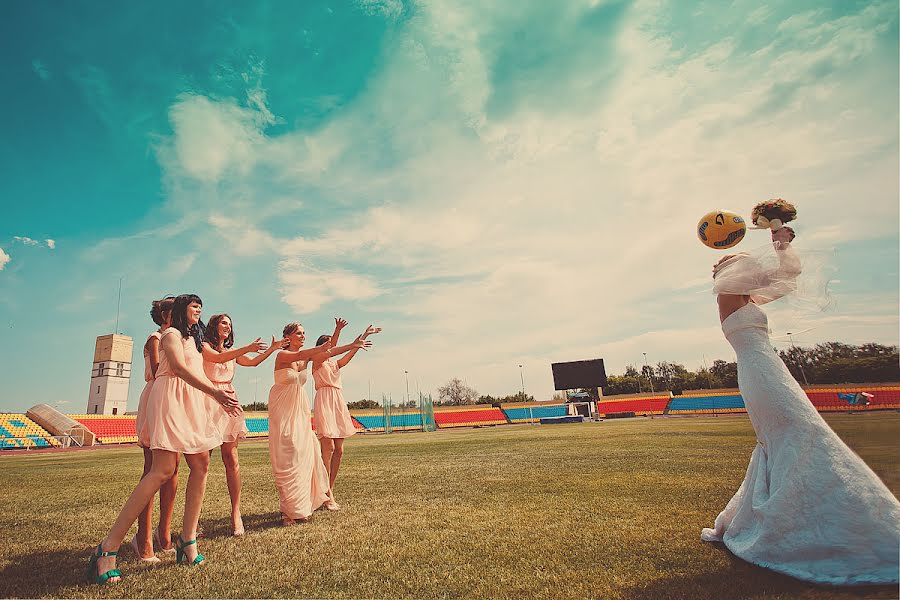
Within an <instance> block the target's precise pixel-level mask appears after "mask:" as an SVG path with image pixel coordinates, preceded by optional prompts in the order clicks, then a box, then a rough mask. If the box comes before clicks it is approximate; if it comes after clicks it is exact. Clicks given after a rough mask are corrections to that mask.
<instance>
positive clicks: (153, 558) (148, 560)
mask: <svg viewBox="0 0 900 600" xmlns="http://www.w3.org/2000/svg"><path fill="white" fill-rule="evenodd" d="M129 545H130V546H131V549H132V550H134V554H135V556H137V557H138V558H139V559H140V560H141V562H143V563H149V564H156V563H159V562H162V561H161V560H159V558H157V557H156V556H149V557H147V558H144V557H143V556H141V551H140V549H139V548H138V545H137V537H132V538H131V544H129Z"/></svg>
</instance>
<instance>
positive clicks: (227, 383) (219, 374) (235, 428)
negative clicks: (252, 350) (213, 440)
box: [203, 360, 250, 443]
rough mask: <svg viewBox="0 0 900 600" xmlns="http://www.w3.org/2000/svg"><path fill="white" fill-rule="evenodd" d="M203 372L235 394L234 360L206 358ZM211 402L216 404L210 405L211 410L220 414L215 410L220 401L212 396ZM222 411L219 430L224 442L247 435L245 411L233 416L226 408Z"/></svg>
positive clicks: (222, 387)
mask: <svg viewBox="0 0 900 600" xmlns="http://www.w3.org/2000/svg"><path fill="white" fill-rule="evenodd" d="M203 372H204V373H206V376H207V377H208V378H209V380H210V382H212V384H213V385H214V386H215V387H217V388H218V389H220V390H225V391H226V392H231V393H232V394H234V386H233V385H231V382H232V381H234V360H229V361H228V362H225V363H214V362H210V361H208V360H204V361H203ZM207 398H209V396H207ZM210 402H212V404H213V405H215V406H212V407H210V410H213V414H216V415H218V413H216V412H215V410H214V409H215V407H216V406H218V403H217V402H216V401H215V400H213V399H212V398H210ZM220 412H221V415H218V426H219V431H221V432H222V443H232V442H236V441H238V440H240V439H243V438H245V437H247V434H248V433H249V432H250V430H249V429H247V422H246V421H245V420H244V414H243V413H241V415H240V416H238V417H232V416H231V415H229V414H228V413H227V412H225V411H224V410H223V411H220Z"/></svg>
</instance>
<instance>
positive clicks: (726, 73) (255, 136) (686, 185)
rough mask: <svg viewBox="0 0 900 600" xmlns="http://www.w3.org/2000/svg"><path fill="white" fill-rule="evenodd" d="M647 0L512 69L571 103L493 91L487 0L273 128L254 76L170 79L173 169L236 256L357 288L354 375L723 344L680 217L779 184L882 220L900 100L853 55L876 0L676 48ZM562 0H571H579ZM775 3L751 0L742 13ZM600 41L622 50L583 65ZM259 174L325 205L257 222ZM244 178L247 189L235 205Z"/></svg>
mask: <svg viewBox="0 0 900 600" xmlns="http://www.w3.org/2000/svg"><path fill="white" fill-rule="evenodd" d="M658 4H659V3H658V2H650V3H637V4H636V5H635V6H634V7H633V8H632V9H630V11H629V12H628V13H627V16H626V19H625V21H623V23H622V24H621V25H620V27H619V29H618V30H617V31H616V32H614V34H613V35H611V36H610V38H611V44H610V45H611V47H610V49H608V51H609V55H603V56H599V55H598V56H594V55H593V54H591V55H589V56H586V57H581V58H582V59H583V60H580V59H578V57H574V58H573V60H572V61H571V64H570V63H564V64H562V65H561V68H560V69H549V70H547V71H546V72H545V71H541V72H537V73H530V72H524V73H522V74H521V75H520V77H523V78H533V79H534V80H535V81H533V82H531V83H529V84H528V89H527V91H528V92H529V93H531V94H535V93H536V92H534V91H533V90H540V89H541V87H542V86H543V87H545V88H546V89H547V94H551V95H552V93H556V92H554V90H556V91H558V89H566V90H569V89H572V90H574V91H573V94H574V93H575V92H576V91H577V93H578V94H577V95H579V96H580V97H581V100H580V101H575V100H576V99H573V100H572V101H569V100H570V99H569V98H566V97H559V98H557V96H553V97H554V98H557V100H558V101H556V100H555V101H554V102H547V101H546V98H543V97H539V98H538V100H539V101H533V102H530V101H529V98H528V97H524V98H522V97H519V98H517V99H516V101H515V102H509V103H508V105H506V106H499V107H498V106H496V104H497V103H499V102H500V100H498V96H500V95H499V94H498V89H497V86H498V85H499V84H498V83H497V81H496V72H495V71H494V69H495V68H496V65H497V62H498V60H499V58H500V54H502V52H501V51H507V50H508V49H504V48H502V44H503V43H504V42H503V40H502V39H499V33H502V31H501V30H503V28H507V29H506V30H505V33H506V34H507V35H510V31H509V29H508V28H509V27H510V26H511V23H512V25H517V22H510V21H504V19H511V18H512V17H509V16H508V15H507V14H506V13H505V11H504V10H502V8H496V9H490V10H482V11H474V10H469V9H467V8H466V6H465V5H464V4H460V3H458V2H444V3H441V2H432V3H429V4H427V5H422V6H420V7H419V8H418V9H417V11H416V12H415V14H413V15H412V16H411V17H410V19H409V20H408V21H407V22H404V23H403V24H402V26H401V27H400V28H398V31H397V34H396V38H395V39H392V42H391V45H390V46H389V48H388V49H387V51H386V52H387V54H386V56H387V64H385V65H383V67H382V68H381V69H380V70H379V71H378V73H377V75H376V76H375V77H373V80H372V81H371V83H370V86H369V88H368V89H367V90H366V91H365V92H364V93H363V94H361V96H360V98H358V99H357V100H356V101H355V102H354V104H352V105H351V106H349V107H347V108H346V109H344V110H342V111H341V112H340V113H338V115H337V117H336V118H334V119H333V120H331V121H329V122H328V123H326V124H324V125H322V127H320V128H319V129H318V130H317V131H316V132H314V133H309V132H305V131H295V132H292V133H287V134H282V135H280V136H278V137H270V136H268V135H267V134H266V127H267V125H268V124H270V123H272V121H273V120H274V119H276V117H275V116H274V115H272V113H271V112H270V111H269V109H268V108H267V99H266V95H265V91H264V90H263V88H262V87H261V86H260V85H259V84H258V83H257V84H254V86H253V87H251V90H250V92H248V98H247V102H246V106H242V105H239V104H238V102H237V101H232V100H215V99H212V98H209V97H205V96H199V95H191V96H183V97H181V98H180V99H179V100H178V102H177V103H176V104H175V105H174V106H173V108H172V110H171V112H170V114H171V118H172V124H173V127H174V130H175V135H174V138H173V140H172V142H171V145H168V146H166V148H164V149H163V152H162V153H161V156H162V158H163V159H164V165H165V166H167V167H168V168H167V175H169V176H170V177H174V178H176V179H178V178H181V179H178V184H183V185H184V186H185V188H189V189H190V190H191V192H193V189H192V188H190V185H189V184H190V182H194V181H199V182H201V183H204V184H216V186H217V187H216V188H215V191H214V192H212V193H211V195H210V196H209V197H203V196H202V195H200V196H198V195H196V194H192V193H185V198H186V199H188V200H189V201H190V202H197V203H199V204H202V205H204V210H206V211H210V209H209V206H213V205H214V206H215V209H213V210H211V211H210V212H209V214H210V216H208V217H204V219H205V220H206V222H207V223H208V224H209V225H210V226H211V227H210V228H209V229H208V230H205V231H204V235H211V236H213V237H214V239H215V241H216V243H217V244H218V245H219V246H221V245H222V242H223V241H227V248H226V250H227V251H228V252H230V253H231V254H233V255H234V256H235V257H238V258H251V257H257V256H267V255H271V256H273V258H274V259H275V260H277V261H278V271H277V277H278V282H279V286H280V287H279V291H280V294H281V299H282V300H283V301H284V302H285V303H286V304H287V305H288V306H290V307H291V308H292V309H293V310H296V311H298V312H300V313H304V314H305V313H314V312H316V311H319V310H324V309H330V308H331V306H332V305H341V306H347V305H355V306H356V307H357V308H358V309H359V310H360V311H364V312H365V314H367V315H377V316H378V318H379V320H380V321H381V322H382V324H384V325H386V326H387V327H388V329H387V330H386V334H387V332H388V330H390V331H392V332H393V337H392V338H387V337H386V338H385V340H386V341H384V342H382V341H381V340H377V343H378V344H379V347H380V349H381V352H373V353H369V354H368V355H367V358H366V359H365V361H362V362H361V364H362V365H365V366H363V367H359V369H360V371H359V381H363V380H365V379H366V378H369V377H371V378H374V377H376V376H379V373H388V372H398V370H397V361H398V360H401V358H399V357H404V358H402V360H404V361H407V364H409V365H410V367H411V368H412V369H414V370H415V371H416V373H418V374H419V375H421V377H422V380H423V383H424V382H425V381H426V380H427V381H428V385H431V386H437V385H439V384H441V383H443V382H444V381H445V380H446V379H447V378H449V377H451V376H461V377H466V378H468V379H469V380H470V381H472V382H473V383H476V384H477V385H478V386H479V388H480V389H481V390H482V391H483V392H485V393H509V392H510V390H514V389H515V386H514V385H512V384H511V381H512V382H513V383H515V382H516V381H517V379H518V372H517V369H516V368H514V365H516V364H525V365H526V377H528V378H529V380H530V381H529V391H530V392H535V393H537V395H538V397H540V398H545V397H547V396H549V393H550V391H551V390H550V379H549V368H548V367H547V362H549V361H551V360H565V359H567V358H573V359H575V358H588V357H592V356H604V357H605V358H607V365H608V368H609V370H610V371H611V372H618V371H620V370H621V369H622V368H624V365H625V364H629V363H635V362H638V361H639V360H640V359H641V357H642V354H641V353H642V352H644V351H648V353H649V354H650V356H651V362H654V361H659V360H664V359H665V360H681V361H683V362H688V363H691V362H692V361H693V363H692V364H691V366H694V367H695V366H697V363H698V361H699V358H700V357H701V356H702V355H703V354H706V355H707V358H709V359H710V360H711V359H712V358H715V357H720V356H729V355H730V352H731V351H730V349H729V347H728V346H727V343H726V342H725V341H724V340H723V339H722V337H721V333H720V331H719V329H718V323H717V316H716V311H715V304H714V302H713V300H712V297H711V295H710V294H708V293H707V292H706V291H705V290H704V289H703V288H704V287H705V285H706V283H705V282H708V273H709V268H710V266H711V264H712V263H713V262H714V261H715V260H716V259H717V258H718V257H719V255H718V254H715V253H713V252H711V251H709V250H707V249H705V248H703V247H702V246H701V245H700V244H699V242H698V241H697V240H696V237H695V234H694V227H695V226H696V221H697V218H698V216H699V215H701V214H704V213H706V212H708V211H709V210H712V209H716V208H732V209H735V210H738V211H739V212H742V213H744V214H746V213H747V212H749V209H750V208H751V207H752V206H753V204H755V203H756V202H757V201H759V200H760V199H763V198H768V197H775V196H782V197H786V198H788V199H791V200H793V201H795V202H796V203H797V204H798V205H799V206H800V213H801V216H800V220H799V223H798V227H800V235H801V237H800V240H801V241H802V243H807V244H809V245H814V244H818V245H833V244H839V243H848V242H851V241H852V240H855V239H861V238H865V237H869V236H876V235H896V222H897V217H898V207H897V204H896V197H897V195H898V185H897V179H896V161H897V151H896V135H895V133H896V126H894V127H891V126H890V125H896V124H897V115H896V102H885V103H884V104H883V105H879V104H877V103H874V104H873V102H874V101H872V100H871V99H870V98H869V96H876V95H877V94H873V93H872V91H871V88H872V86H873V85H874V86H879V85H884V82H883V81H882V80H883V77H882V75H881V70H880V69H878V68H876V66H874V65H875V61H873V60H870V59H871V58H872V48H873V47H874V44H876V42H877V41H878V40H879V36H880V35H881V32H882V29H881V25H880V23H881V22H884V21H889V20H890V19H886V18H885V16H886V15H885V14H884V11H885V10H886V9H884V6H880V7H876V8H875V9H866V10H864V11H863V12H861V13H859V14H856V15H850V16H848V17H844V18H842V19H840V20H838V21H837V22H834V23H828V22H822V21H821V20H822V19H823V18H824V16H823V14H819V13H811V14H804V15H801V16H799V17H797V18H794V19H792V20H791V19H782V21H781V22H782V30H783V31H791V32H793V33H791V35H792V36H793V35H795V34H796V35H800V34H799V33H797V32H801V33H802V35H801V36H800V37H802V40H801V42H802V43H801V45H800V46H796V47H791V48H786V47H784V45H783V40H780V39H773V38H772V37H767V38H765V39H766V40H767V41H766V42H765V45H763V46H762V47H759V48H754V49H749V50H748V49H742V48H741V46H740V44H739V43H738V41H737V37H735V38H734V39H732V38H724V39H719V40H717V41H716V42H715V43H712V44H711V45H708V46H707V47H705V48H700V49H696V50H691V51H688V50H686V49H684V48H681V47H680V46H679V45H678V44H677V43H676V41H675V40H673V39H671V38H670V37H669V34H668V33H667V32H666V30H665V26H666V25H667V24H666V23H662V22H660V21H659V19H661V18H663V17H661V16H660V15H664V14H665V12H664V11H660V10H658V8H659V7H658ZM367 5H368V8H371V9H375V8H378V9H379V10H385V9H386V8H389V7H390V3H379V4H378V5H377V6H376V4H375V3H367ZM517 6H518V5H517ZM520 10H521V11H522V13H527V11H528V10H532V9H529V8H528V7H527V6H525V5H522V7H521V8H520ZM533 10H537V9H533ZM567 10H570V12H572V14H566V15H563V17H561V18H563V19H564V20H565V19H570V20H571V19H576V18H577V17H578V14H576V13H577V11H578V10H581V8H572V9H567ZM525 16H527V15H525ZM525 16H523V14H521V13H516V18H520V17H521V18H522V22H526V21H527V19H526V18H525ZM888 16H890V15H888ZM775 19H776V16H775V15H774V14H773V12H772V11H769V10H765V11H763V10H762V9H759V10H755V11H753V12H752V14H751V18H750V24H751V26H752V25H753V24H755V23H759V22H762V21H765V22H767V23H769V22H774V21H775ZM567 24H569V21H565V22H564V23H563V25H566V26H567ZM550 25H554V24H552V23H551V24H548V27H547V28H546V31H548V32H552V31H556V29H554V28H553V27H550ZM560 28H561V30H562V31H563V34H562V35H561V38H564V37H565V31H567V30H566V29H565V27H563V26H559V27H557V29H560ZM547 41H550V42H552V39H549V40H547ZM551 46H552V44H551ZM573 52H577V51H573ZM598 61H606V62H607V63H609V64H615V65H616V67H617V69H616V70H615V72H614V73H608V74H605V75H603V76H601V73H600V71H602V70H601V69H598V68H597V63H598ZM573 65H574V66H573ZM603 73H606V72H605V71H603ZM541 77H543V79H541ZM557 83H559V86H560V87H559V88H558V89H557ZM532 84H533V85H532ZM566 86H571V87H566ZM579 86H581V87H579ZM888 87H889V86H888ZM882 91H883V90H882ZM888 92H889V93H886V96H885V97H888V99H890V98H891V97H892V98H894V99H895V98H896V91H895V90H888ZM527 95H528V94H525V93H523V94H522V96H527ZM891 95H893V96H891ZM538 96H540V94H538ZM583 98H590V99H592V101H590V102H585V101H584V100H583ZM593 99H595V100H593ZM848 107H849V108H848ZM886 125H887V126H886ZM383 154H390V155H391V156H392V157H394V159H395V160H394V161H393V162H391V161H384V162H381V161H380V159H381V158H382V155H383ZM373 157H374V158H373ZM166 160H168V162H166ZM258 167H264V169H260V170H265V171H266V173H267V175H269V177H267V178H266V179H262V178H258V177H256V176H255V172H254V170H255V169H257V168H258ZM273 181H277V182H278V183H279V184H280V185H286V186H288V187H290V185H291V184H297V188H296V189H297V190H298V193H299V190H305V189H307V187H314V188H318V190H319V191H320V192H321V194H320V197H321V199H320V200H319V201H320V204H321V205H316V206H313V204H312V203H311V202H309V201H308V200H307V199H306V198H304V200H303V201H304V209H305V211H306V212H304V213H303V215H301V216H307V215H315V216H314V217H310V222H306V221H304V222H303V225H304V228H303V231H304V232H305V233H304V234H302V235H295V234H294V233H293V232H291V233H288V234H285V233H283V232H284V228H283V223H278V226H279V227H280V229H276V228H275V227H272V228H269V227H267V222H266V221H267V219H268V218H269V217H270V216H276V215H277V212H272V211H269V213H268V214H267V215H263V214H262V213H263V212H265V211H266V210H267V208H269V207H270V206H269V200H268V199H269V198H270V197H271V194H273V192H271V191H270V187H271V184H272V182H273ZM185 182H188V183H185ZM175 187H177V186H175ZM278 193H279V194H283V193H284V192H283V190H279V192H278ZM247 197H249V198H253V199H254V202H258V203H259V204H260V205H261V206H260V208H259V209H258V211H256V212H254V211H246V210H244V211H243V212H241V211H240V210H238V211H235V207H237V208H239V209H241V210H243V209H244V206H243V204H242V203H243V202H244V199H245V198H247ZM282 197H283V196H282ZM847 198H863V199H865V202H866V203H865V206H866V210H865V211H861V210H858V205H856V204H855V203H853V202H848V201H847ZM207 200H208V201H209V205H208V206H207V205H205V204H204V203H205V202H206V201H207ZM213 203H214V204H213ZM186 204H187V203H186ZM332 205H334V206H339V207H340V208H341V209H342V210H341V211H335V213H338V212H339V214H340V217H339V220H338V218H332V217H331V216H329V212H328V211H329V209H330V208H331V206H332ZM314 209H315V210H314ZM238 213H240V214H238ZM276 231H281V232H282V233H280V234H278V233H276ZM744 243H745V244H761V243H766V240H765V238H764V234H762V233H760V232H751V233H750V234H749V235H748V241H747V242H744ZM879 318H880V317H879ZM828 323H829V329H827V331H828V332H831V333H839V332H840V331H841V330H839V329H837V327H838V325H840V324H841V321H839V320H832V321H828ZM859 323H862V324H863V325H865V326H866V327H869V326H871V327H870V328H869V329H866V331H867V332H868V331H872V332H874V331H875V325H876V323H874V322H872V323H868V322H863V321H859ZM879 323H881V321H879ZM823 331H826V330H823ZM407 357H408V358H407ZM507 367H509V368H510V369H512V370H511V372H506V371H505V369H507ZM349 385H351V386H352V385H353V384H352V383H350V384H349Z"/></svg>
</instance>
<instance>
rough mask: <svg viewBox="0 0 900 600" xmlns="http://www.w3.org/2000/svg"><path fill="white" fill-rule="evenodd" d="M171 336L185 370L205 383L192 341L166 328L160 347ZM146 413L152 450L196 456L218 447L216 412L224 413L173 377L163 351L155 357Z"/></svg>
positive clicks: (190, 387) (174, 330) (219, 417)
mask: <svg viewBox="0 0 900 600" xmlns="http://www.w3.org/2000/svg"><path fill="white" fill-rule="evenodd" d="M171 335H174V336H177V339H178V341H179V342H180V343H181V344H182V346H183V347H184V362H185V364H186V366H187V368H188V369H190V370H191V371H192V372H193V373H194V374H195V375H196V376H197V377H199V378H200V379H201V380H203V379H206V375H205V374H204V373H203V356H202V355H201V354H200V352H199V351H198V350H197V346H196V345H195V344H194V338H192V337H190V336H189V337H188V338H187V339H185V338H182V337H181V332H180V331H178V330H177V329H175V328H174V327H169V328H168V329H166V330H165V331H163V332H162V338H161V343H162V341H163V340H165V339H166V336H171ZM213 405H214V406H213ZM146 412H147V422H146V429H147V433H148V436H149V447H150V448H151V449H153V450H168V451H170V452H182V453H184V454H200V453H201V452H209V451H210V450H212V449H213V448H217V447H219V446H221V445H222V433H221V431H220V429H219V426H218V423H219V421H220V419H221V416H220V415H219V412H222V413H224V412H225V409H224V408H222V407H221V406H220V405H219V404H218V403H216V402H215V401H213V400H211V399H210V398H209V396H207V395H206V394H204V393H203V392H201V391H200V390H198V389H197V388H195V387H193V386H191V385H188V384H187V383H186V382H185V381H184V380H183V379H181V378H180V377H177V376H176V375H175V374H174V373H173V372H172V369H171V367H170V366H169V359H168V358H167V357H166V353H165V352H163V351H161V352H160V353H159V368H158V369H157V370H156V381H155V382H154V384H153V387H152V388H151V390H150V396H149V397H148V398H147V408H146Z"/></svg>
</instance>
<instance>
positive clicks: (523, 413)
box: [503, 404, 566, 423]
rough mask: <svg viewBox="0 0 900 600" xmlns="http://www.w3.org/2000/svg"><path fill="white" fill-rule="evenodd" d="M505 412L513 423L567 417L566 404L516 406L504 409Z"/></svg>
mask: <svg viewBox="0 0 900 600" xmlns="http://www.w3.org/2000/svg"><path fill="white" fill-rule="evenodd" d="M503 412H504V413H505V414H506V417H507V418H508V419H509V421H510V422H511V423H530V422H531V421H532V420H534V421H539V420H541V419H544V418H550V417H564V416H565V415H566V405H565V404H554V405H553V406H515V407H510V408H504V409H503Z"/></svg>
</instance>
